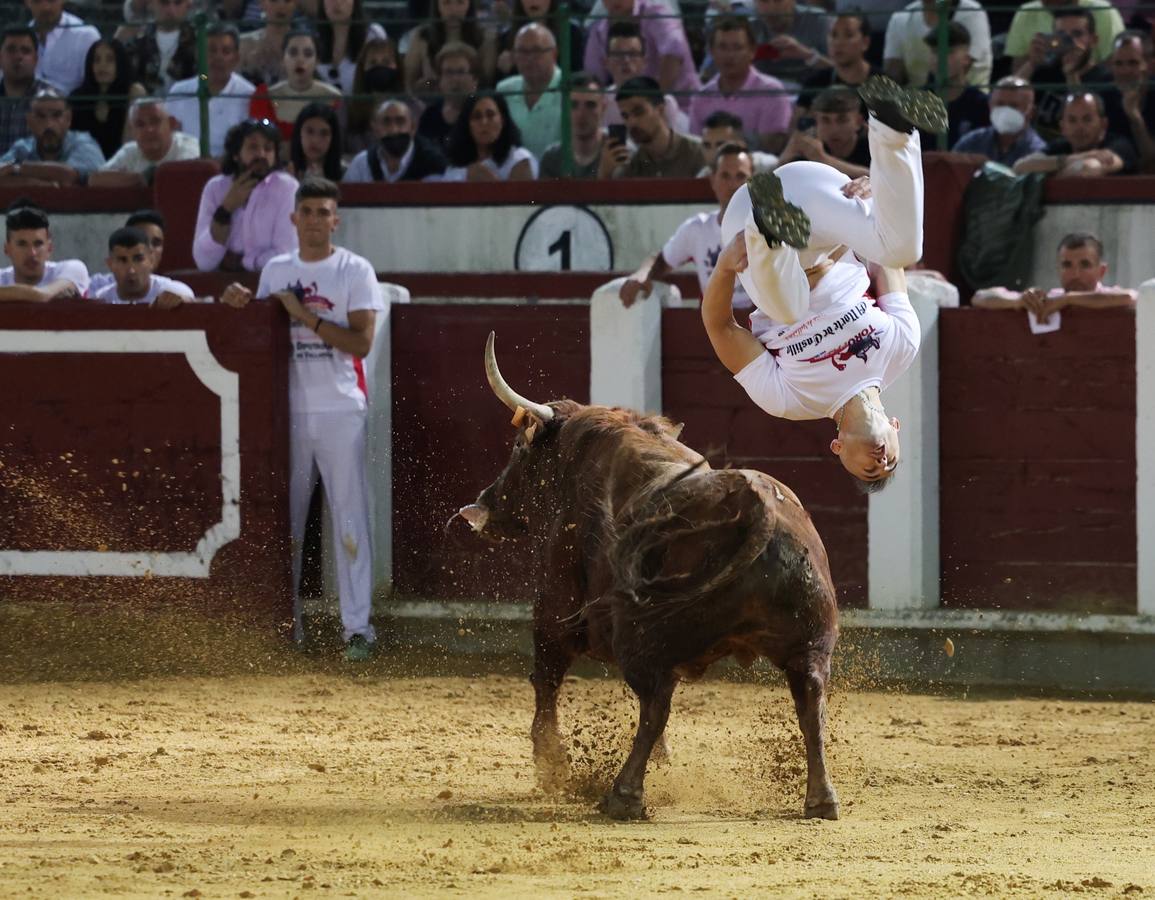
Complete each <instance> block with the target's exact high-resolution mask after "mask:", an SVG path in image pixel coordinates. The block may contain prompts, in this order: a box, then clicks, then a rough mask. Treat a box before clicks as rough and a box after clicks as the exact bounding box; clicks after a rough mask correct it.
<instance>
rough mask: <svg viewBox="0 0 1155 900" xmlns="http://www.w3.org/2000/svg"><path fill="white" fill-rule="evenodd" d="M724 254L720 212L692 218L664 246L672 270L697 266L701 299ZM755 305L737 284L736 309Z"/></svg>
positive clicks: (663, 257)
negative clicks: (686, 266)
mask: <svg viewBox="0 0 1155 900" xmlns="http://www.w3.org/2000/svg"><path fill="white" fill-rule="evenodd" d="M721 255H722V223H721V222H720V221H719V213H718V212H717V211H716V210H715V211H713V212H704V213H698V214H697V215H694V216H690V218H688V219H686V221H685V222H683V223H682V224H681V225H679V226H678V230H677V231H675V232H674V233H673V234H672V235H671V236H670V239H669V240H668V241H666V243H665V246H663V247H662V259H664V260H665V261H666V265H668V266H669V267H670V268H671V269H676V268H678V267H679V266H684V265H685V264H686V263H688V262H692V263H693V264H694V268H695V269H697V270H698V284H699V285H700V287H701V289H702V296H705V294H706V284H707V283H708V282H709V281H710V275H711V274H713V272H714V267H715V266H716V265H718V257H719V256H721ZM753 305H754V303H753V302H752V301H751V300H750V298H749V297H748V296H747V295H746V289H745V288H743V287H742V285H741V284H740V283H738V282H737V281H735V283H734V297H733V300H732V306H733V307H734V309H750V308H751V307H752V306H753Z"/></svg>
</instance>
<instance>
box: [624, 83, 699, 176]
mask: <svg viewBox="0 0 1155 900" xmlns="http://www.w3.org/2000/svg"><path fill="white" fill-rule="evenodd" d="M616 99H617V104H618V111H619V112H620V113H621V114H622V121H623V122H624V123H625V125H626V128H627V129H628V132H629V136H630V140H632V141H633V142H634V144H635V145H636V146H637V150H635V151H634V153H633V155H632V156H631V157H630V160H629V162H627V163H626V164H625V165H618V166H617V168H615V169H614V171H613V177H614V178H693V177H695V176H696V175H697V174H698V172H699V171H700V170H701V168H702V166H703V165H704V164H705V162H706V157H705V155H704V154H703V153H702V142H701V141H700V140H698V139H697V138H696V137H693V136H692V135H688V134H678V133H677V132H676V131H673V130H672V129H671V128H670V126H669V125H667V124H666V118H665V116H664V115H663V106H664V101H663V98H662V92H661V87H660V86H659V85H658V82H657V81H655V80H654V79H653V78H650V77H648V76H646V75H639V76H638V77H636V78H631V79H630V80H629V81H627V82H626V83H625V84H623V85H622V86H621V87H620V88H618V91H617V96H616Z"/></svg>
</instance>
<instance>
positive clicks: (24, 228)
mask: <svg viewBox="0 0 1155 900" xmlns="http://www.w3.org/2000/svg"><path fill="white" fill-rule="evenodd" d="M4 224H5V229H6V237H5V240H4V253H5V255H6V256H7V257H8V258H9V259H10V260H11V261H12V265H10V266H8V267H7V268H4V269H0V300H29V301H33V302H44V301H47V300H63V299H67V298H70V297H82V296H84V293H85V291H87V290H88V268H87V267H86V266H85V265H84V263H82V262H81V261H80V260H78V259H64V260H61V261H59V262H55V261H53V260H52V258H51V257H52V232H51V231H50V230H49V227H48V216H47V215H45V213H44V210H42V209H37V208H36V207H35V206H30V205H27V204H23V203H22V202H21V201H17V202H16V203H15V204H13V205H12V206H11V207H9V209H8V214H7V216H6V217H5V223H4Z"/></svg>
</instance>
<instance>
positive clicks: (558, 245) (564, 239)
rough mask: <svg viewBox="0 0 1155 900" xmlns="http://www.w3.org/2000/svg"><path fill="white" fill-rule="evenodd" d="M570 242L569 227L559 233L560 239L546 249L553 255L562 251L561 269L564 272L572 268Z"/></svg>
mask: <svg viewBox="0 0 1155 900" xmlns="http://www.w3.org/2000/svg"><path fill="white" fill-rule="evenodd" d="M569 242H570V231H569V229H566V230H565V231H563V232H562V233H561V234H560V235H558V239H557V240H556V241H554V242H553V243H552V244H550V245H549V246H548V247H546V250H547V251H548V253H549V255H550V256H553V255H554V254H555V253H561V271H563V272H568V271H569V270H570V248H569ZM539 246H540V245H539Z"/></svg>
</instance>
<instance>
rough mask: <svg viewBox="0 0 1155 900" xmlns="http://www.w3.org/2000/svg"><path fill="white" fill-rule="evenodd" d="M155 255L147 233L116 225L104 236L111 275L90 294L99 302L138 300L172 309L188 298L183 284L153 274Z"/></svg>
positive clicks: (130, 301) (188, 290)
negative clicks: (108, 235)
mask: <svg viewBox="0 0 1155 900" xmlns="http://www.w3.org/2000/svg"><path fill="white" fill-rule="evenodd" d="M155 258H156V257H155V254H154V253H153V251H152V249H151V248H150V247H149V238H148V235H147V234H145V233H144V232H143V231H141V230H140V229H139V228H133V227H131V226H128V227H125V228H118V229H116V231H114V232H113V233H112V235H111V236H110V237H109V239H108V259H107V260H106V262H107V263H108V270H109V272H111V273H112V279H111V281H110V282H107V283H106V284H104V286H103V287H101V288H99V289H97V290H95V291H91V292H90V296H91V297H92V299H93V300H99V301H100V302H101V303H123V304H131V303H142V304H149V305H151V306H154V307H156V308H157V309H176V308H177V307H178V306H180V305H181V304H182V303H184V302H185V301H186V300H192V299H193V292H192V288H190V287H189V286H188V285H187V284H185V283H183V282H181V281H174V280H173V279H171V278H165V277H164V276H163V275H155V274H153V260H154V259H155Z"/></svg>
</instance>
